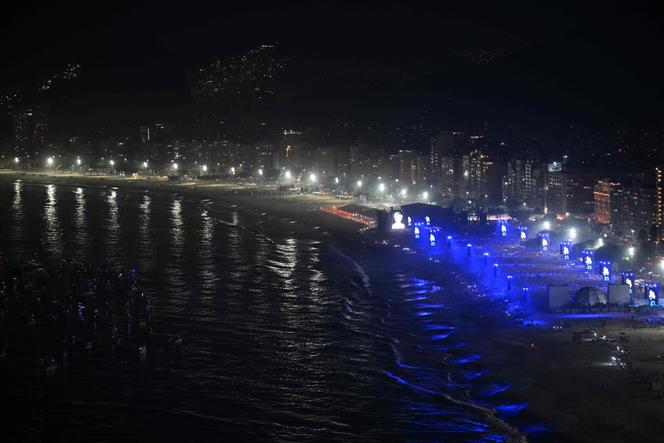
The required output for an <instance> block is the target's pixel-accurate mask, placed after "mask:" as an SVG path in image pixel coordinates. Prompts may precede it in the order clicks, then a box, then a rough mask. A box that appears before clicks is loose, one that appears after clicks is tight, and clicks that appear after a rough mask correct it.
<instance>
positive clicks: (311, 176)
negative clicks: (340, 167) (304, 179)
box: [309, 172, 316, 183]
mask: <svg viewBox="0 0 664 443" xmlns="http://www.w3.org/2000/svg"><path fill="white" fill-rule="evenodd" d="M309 180H310V181H311V183H316V174H314V173H313V172H312V173H311V174H309Z"/></svg>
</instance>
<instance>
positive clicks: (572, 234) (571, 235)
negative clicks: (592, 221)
mask: <svg viewBox="0 0 664 443" xmlns="http://www.w3.org/2000/svg"><path fill="white" fill-rule="evenodd" d="M568 237H569V239H570V240H576V228H570V230H569V233H568Z"/></svg>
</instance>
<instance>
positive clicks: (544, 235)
mask: <svg viewBox="0 0 664 443" xmlns="http://www.w3.org/2000/svg"><path fill="white" fill-rule="evenodd" d="M539 238H540V242H541V243H540V244H541V246H542V252H546V251H548V250H549V242H550V238H549V233H548V232H541V233H540V234H539Z"/></svg>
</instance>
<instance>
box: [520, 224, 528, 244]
mask: <svg viewBox="0 0 664 443" xmlns="http://www.w3.org/2000/svg"><path fill="white" fill-rule="evenodd" d="M526 240H528V228H527V227H526V226H519V241H520V242H521V243H525V242H526Z"/></svg>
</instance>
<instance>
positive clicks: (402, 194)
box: [401, 188, 408, 197]
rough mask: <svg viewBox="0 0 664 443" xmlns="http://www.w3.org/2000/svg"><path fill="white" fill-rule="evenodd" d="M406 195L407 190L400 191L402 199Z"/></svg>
mask: <svg viewBox="0 0 664 443" xmlns="http://www.w3.org/2000/svg"><path fill="white" fill-rule="evenodd" d="M407 194H408V190H407V189H406V188H403V189H402V190H401V196H402V197H405V196H406V195H407Z"/></svg>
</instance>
